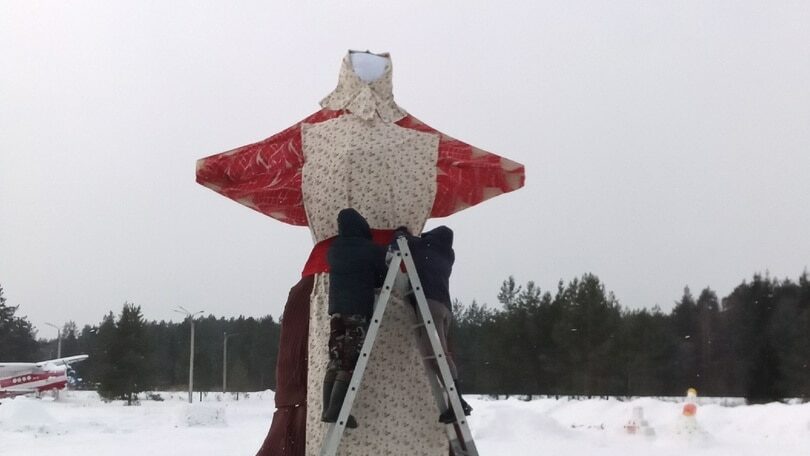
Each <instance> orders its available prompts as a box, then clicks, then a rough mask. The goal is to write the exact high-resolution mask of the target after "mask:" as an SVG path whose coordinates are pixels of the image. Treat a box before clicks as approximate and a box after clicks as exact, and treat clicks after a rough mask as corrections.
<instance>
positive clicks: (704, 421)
mask: <svg viewBox="0 0 810 456" xmlns="http://www.w3.org/2000/svg"><path fill="white" fill-rule="evenodd" d="M162 397H163V398H165V399H166V400H165V401H163V402H157V401H150V400H144V401H142V402H141V405H140V406H134V407H125V406H122V404H121V402H114V403H104V402H101V401H99V400H98V398H97V397H96V395H95V393H89V392H67V393H62V397H61V398H60V400H59V401H53V400H52V399H50V398H45V399H42V400H37V399H30V398H17V399H14V400H10V399H4V400H3V401H2V405H0V455H2V456H16V455H25V456H39V455H53V454H62V455H82V456H85V455H112V454H115V455H120V456H131V455H132V456H134V455H149V456H156V455H176V456H192V455H193V456H201V455H237V456H239V455H253V454H255V452H256V450H257V449H258V447H259V445H260V443H261V441H262V440H263V438H264V436H265V434H266V432H267V428H268V426H269V424H270V419H271V417H272V413H273V393H272V392H271V391H267V392H261V393H250V394H249V397H247V398H245V397H244V395H243V396H242V397H240V400H239V401H236V400H235V398H234V397H232V396H227V397H225V398H223V397H222V395H220V394H214V393H211V394H209V395H208V396H207V397H206V398H205V400H204V401H203V403H195V404H194V405H193V406H189V405H188V404H186V403H184V402H183V399H184V398H185V397H186V396H185V395H184V394H182V393H162ZM198 398H199V396H196V397H195V400H196V399H198ZM702 401H703V402H699V403H700V404H701V405H700V406H699V409H698V413H697V415H696V420H694V421H690V420H688V419H687V418H685V417H683V416H682V415H681V408H682V407H683V404H682V403H679V402H676V401H668V400H660V399H649V398H644V399H636V400H633V401H626V402H622V401H618V400H615V399H609V400H600V399H591V400H569V399H559V400H556V399H536V400H533V401H530V402H525V401H520V400H517V399H509V400H488V399H485V398H475V397H470V398H469V402H470V403H471V405H472V406H473V407H475V411H474V413H473V416H472V417H471V418H472V419H471V425H472V428H473V436H474V437H475V439H476V443H477V445H478V448H479V452H480V453H481V454H482V455H509V456H521V455H564V456H574V455H606V456H614V455H615V456H634V455H645V456H647V455H665V456H666V455H673V456H675V455H677V456H688V455H711V456H720V455H733V456H748V455H751V456H754V455H756V456H763V455H803V456H806V455H810V403H807V404H795V405H784V404H768V405H761V406H743V405H734V404H738V403H739V401H733V400H723V401H711V400H705V399H704V400H702ZM718 402H720V403H718ZM721 403H722V404H725V405H721ZM635 407H642V408H643V413H644V417H645V418H646V419H647V421H648V422H649V425H650V426H651V427H652V430H653V432H654V435H643V433H642V432H638V433H636V434H635V435H630V434H628V433H627V432H626V430H625V425H626V424H627V423H628V421H629V420H631V419H632V418H633V409H634V408H635Z"/></svg>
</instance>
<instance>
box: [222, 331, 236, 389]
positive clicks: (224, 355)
mask: <svg viewBox="0 0 810 456" xmlns="http://www.w3.org/2000/svg"><path fill="white" fill-rule="evenodd" d="M238 335H239V333H232V334H228V333H227V332H223V333H222V339H223V341H222V393H223V394H224V393H225V392H227V391H228V338H229V337H233V336H238Z"/></svg>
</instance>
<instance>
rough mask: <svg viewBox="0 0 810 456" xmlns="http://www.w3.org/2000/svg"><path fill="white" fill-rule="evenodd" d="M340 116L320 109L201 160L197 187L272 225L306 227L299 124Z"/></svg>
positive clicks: (339, 113)
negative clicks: (263, 136) (255, 213)
mask: <svg viewBox="0 0 810 456" xmlns="http://www.w3.org/2000/svg"><path fill="white" fill-rule="evenodd" d="M341 114H342V111H330V110H326V109H324V110H321V111H318V112H316V113H315V114H312V115H311V116H309V117H307V118H306V119H304V120H302V121H301V122H298V123H297V124H295V125H293V126H292V127H290V128H288V129H286V130H284V131H282V132H280V133H277V134H275V135H273V136H271V137H269V138H267V139H265V140H263V141H259V142H257V143H253V144H248V145H246V146H242V147H239V148H237V149H233V150H230V151H227V152H222V153H220V154H216V155H212V156H210V157H206V158H202V159H200V160H198V161H197V182H198V183H200V184H202V185H204V186H206V187H208V188H210V189H211V190H214V191H215V192H217V193H221V194H222V195H224V196H227V197H228V198H230V199H232V200H234V201H236V202H238V203H240V204H243V205H245V206H247V207H249V208H251V209H254V210H257V211H259V212H261V213H262V214H265V215H268V216H270V217H273V218H274V219H277V220H280V221H282V222H285V223H289V224H291V225H303V226H306V225H307V215H306V212H305V211H304V201H303V195H302V193H301V168H302V167H303V166H304V154H303V149H302V146H301V124H304V123H318V122H323V121H325V120H329V119H333V118H335V117H338V116H340V115H341Z"/></svg>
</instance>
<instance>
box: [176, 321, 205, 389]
mask: <svg viewBox="0 0 810 456" xmlns="http://www.w3.org/2000/svg"><path fill="white" fill-rule="evenodd" d="M177 307H178V308H177V309H175V310H174V311H175V312H177V313H181V314H185V316H186V318H188V323H189V325H190V326H191V342H190V345H191V353H190V355H189V360H188V403H189V404H191V401H192V397H193V396H192V394H193V392H194V317H195V316H197V315H199V314H201V313H203V311H202V310H200V311H197V312H194V313H191V312H189V311H188V310H187V309H186V308H185V307H183V306H177Z"/></svg>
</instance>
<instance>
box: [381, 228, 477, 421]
mask: <svg viewBox="0 0 810 456" xmlns="http://www.w3.org/2000/svg"><path fill="white" fill-rule="evenodd" d="M396 234H397V236H398V235H400V234H401V235H404V236H405V237H406V238H407V239H408V248H410V250H411V255H412V256H413V262H414V264H415V265H416V271H417V273H418V274H419V281H420V282H422V290H423V291H424V293H425V298H427V303H428V308H429V309H430V314H431V316H432V317H433V321H434V322H435V328H436V332H437V333H438V335H439V341H440V342H441V345H442V350H444V353H445V359H446V360H447V364H448V366H449V367H450V374H451V375H452V376H453V382H454V383H455V384H456V391H457V392H458V397H459V399H460V401H461V405H462V407H463V408H464V414H465V415H469V414H470V412H472V407H471V406H470V404H468V403H467V402H466V401H465V400H464V398H463V397H462V396H461V386H460V383H461V382H460V380H459V376H458V369H457V368H456V363H455V362H454V360H453V356H452V354H451V353H450V351H449V350H448V344H447V336H448V333H449V332H450V326H451V325H452V323H453V304H452V302H451V301H450V274H451V273H452V272H453V263H454V262H455V261H456V254H455V252H454V251H453V230H451V229H450V228H448V227H446V226H440V227H437V228H434V229H432V230H430V231H426V232H424V233H422V236H421V237H416V236H413V235H411V234H410V233H409V232H408V230H407V229H405V228H398V229H397V232H396ZM412 300H413V303H414V305H416V299H415V296H414V295H412ZM418 340H419V350H420V352H421V353H422V356H423V357H425V356H428V355H432V353H433V350H432V348H431V346H430V339H429V338H428V335H427V332H426V331H424V330H423V329H420V330H419V333H418ZM425 365H426V366H427V367H428V368H429V369H430V370H431V371H432V372H433V373H434V374H435V375H436V376H438V377H439V379H441V378H442V377H441V375H440V373H439V366H438V364H436V361H435V360H434V359H430V360H427V361H426V362H425ZM439 421H441V422H442V423H452V422H454V421H456V417H455V413H453V409H452V407H449V408H448V409H447V410H445V411H444V412H442V414H441V415H440V416H439Z"/></svg>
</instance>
